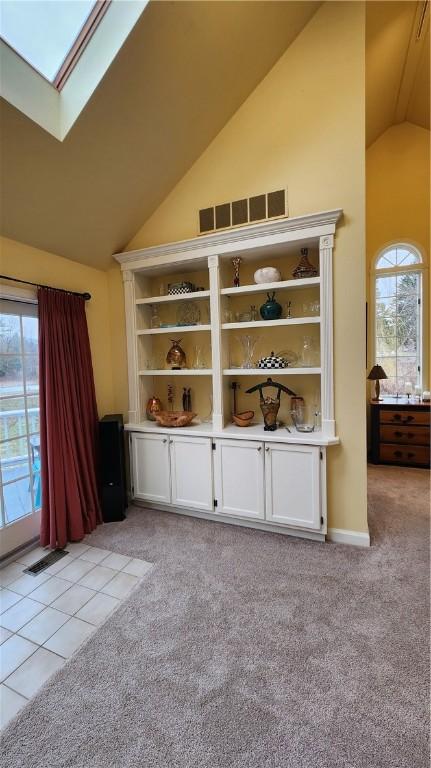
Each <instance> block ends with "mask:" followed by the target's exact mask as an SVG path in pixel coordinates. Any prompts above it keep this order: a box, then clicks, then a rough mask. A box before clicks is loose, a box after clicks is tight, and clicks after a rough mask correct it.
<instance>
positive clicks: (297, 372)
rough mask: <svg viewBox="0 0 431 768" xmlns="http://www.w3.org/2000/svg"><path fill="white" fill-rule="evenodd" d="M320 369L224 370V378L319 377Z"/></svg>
mask: <svg viewBox="0 0 431 768" xmlns="http://www.w3.org/2000/svg"><path fill="white" fill-rule="evenodd" d="M321 372H322V369H321V368H320V367H319V368H294V367H292V368H224V369H223V375H224V376H270V377H271V378H272V379H273V378H277V376H304V375H306V376H309V375H310V374H317V375H320V373H321Z"/></svg>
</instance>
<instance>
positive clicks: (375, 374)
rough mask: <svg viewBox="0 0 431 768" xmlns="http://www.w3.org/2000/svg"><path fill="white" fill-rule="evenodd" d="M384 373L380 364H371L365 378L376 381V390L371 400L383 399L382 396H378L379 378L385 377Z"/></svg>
mask: <svg viewBox="0 0 431 768" xmlns="http://www.w3.org/2000/svg"><path fill="white" fill-rule="evenodd" d="M387 378H388V377H387V376H386V373H385V372H384V370H383V368H382V366H381V365H373V367H372V368H371V371H370V372H369V374H368V376H367V379H369V380H370V381H375V382H376V392H375V395H374V397H373V398H372V399H373V400H383V398H382V397H380V379H387Z"/></svg>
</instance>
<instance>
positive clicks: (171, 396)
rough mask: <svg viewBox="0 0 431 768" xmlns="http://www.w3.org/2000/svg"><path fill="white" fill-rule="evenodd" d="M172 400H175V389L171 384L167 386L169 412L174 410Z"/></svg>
mask: <svg viewBox="0 0 431 768" xmlns="http://www.w3.org/2000/svg"><path fill="white" fill-rule="evenodd" d="M174 400H175V387H174V385H173V384H168V403H169V405H170V408H171V411H173V410H174Z"/></svg>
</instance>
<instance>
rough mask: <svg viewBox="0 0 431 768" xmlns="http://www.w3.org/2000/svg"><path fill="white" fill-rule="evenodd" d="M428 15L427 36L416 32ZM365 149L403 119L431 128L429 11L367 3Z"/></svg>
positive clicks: (419, 4) (422, 6)
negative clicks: (421, 21) (423, 14)
mask: <svg viewBox="0 0 431 768" xmlns="http://www.w3.org/2000/svg"><path fill="white" fill-rule="evenodd" d="M423 11H426V13H425V16H424V23H423V32H422V35H421V37H420V39H419V40H418V39H417V30H418V27H419V24H420V20H421V18H422V13H423ZM366 13H367V15H366V132H367V146H369V145H370V144H372V143H373V142H374V141H375V140H376V139H377V138H378V137H379V136H380V135H381V134H382V133H383V132H384V131H386V130H387V128H389V127H390V126H391V125H394V124H396V123H402V122H404V120H407V121H409V122H410V123H414V124H415V125H419V126H421V127H422V128H427V129H428V130H429V128H430V24H429V7H428V8H427V7H426V3H424V2H422V0H421V2H408V1H407V2H385V1H383V2H380V1H379V0H377V1H376V2H368V3H367V9H366Z"/></svg>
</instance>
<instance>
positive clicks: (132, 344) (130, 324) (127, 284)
mask: <svg viewBox="0 0 431 768" xmlns="http://www.w3.org/2000/svg"><path fill="white" fill-rule="evenodd" d="M123 283H124V301H125V306H126V344H127V368H128V382H129V423H130V424H138V423H139V421H140V418H139V392H138V386H139V385H138V382H139V376H138V360H137V346H136V302H135V283H134V276H133V272H132V271H130V270H128V269H126V270H124V271H123Z"/></svg>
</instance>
